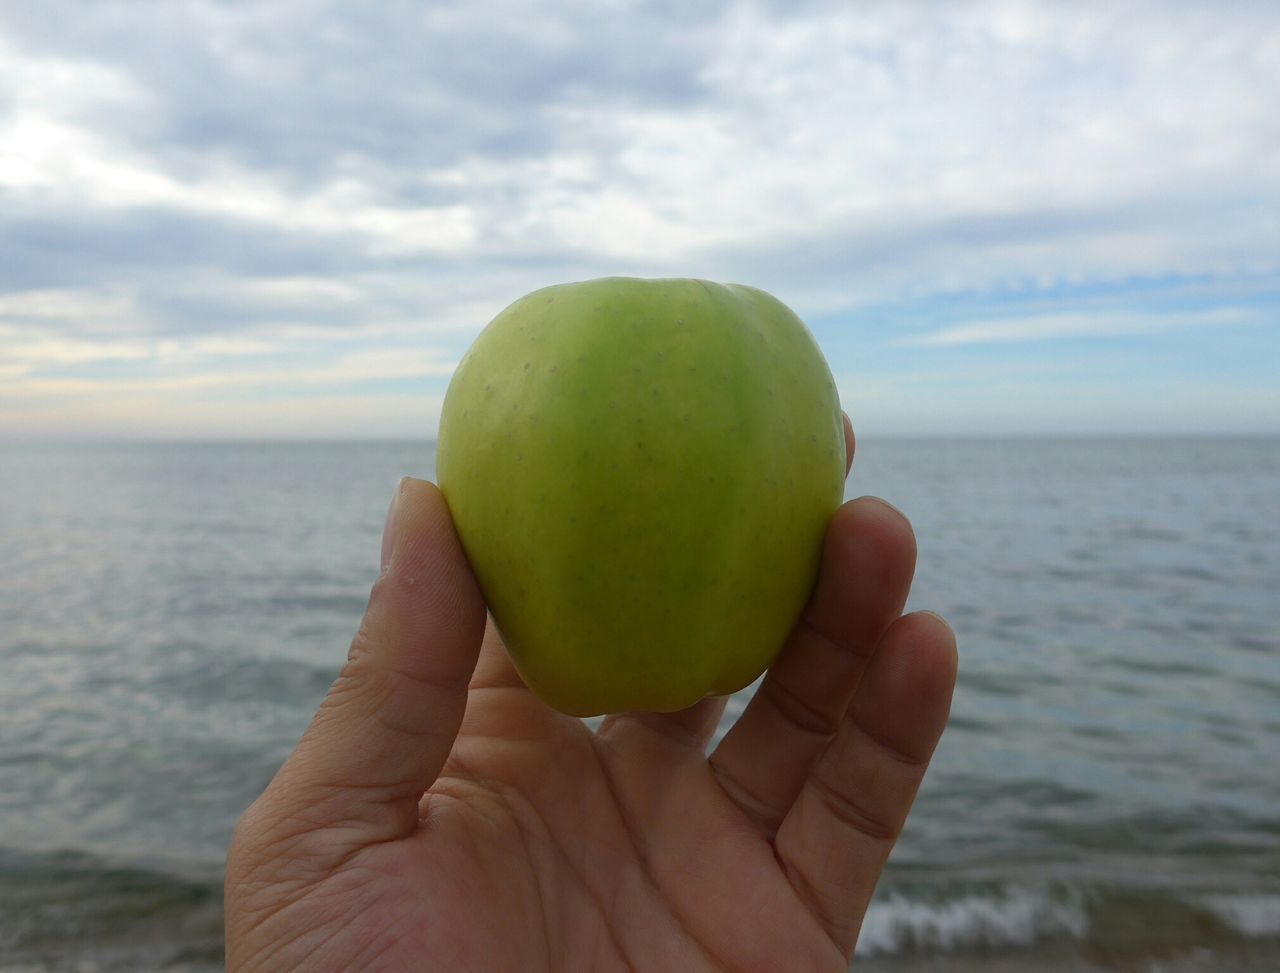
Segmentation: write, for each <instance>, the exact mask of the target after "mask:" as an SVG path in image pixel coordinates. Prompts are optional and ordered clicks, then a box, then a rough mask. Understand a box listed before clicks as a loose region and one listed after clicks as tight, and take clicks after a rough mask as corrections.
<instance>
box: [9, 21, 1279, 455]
mask: <svg viewBox="0 0 1280 973" xmlns="http://www.w3.org/2000/svg"><path fill="white" fill-rule="evenodd" d="M1278 99H1280V4H1276V3H1264V2H1258V3H1249V2H1239V3H1230V4H1222V3H1217V2H1215V3H1208V2H1207V3H1202V4H1197V3H1184V2H1177V0H1174V2H1158V3H1142V2H1123V3H1114V2H1113V3H1071V4H1064V3H1003V2H1002V3H977V2H974V3H968V2H964V3H949V4H941V3H856V4H855V3H818V2H813V3H809V2H782V0H779V2H764V0H762V2H754V3H748V2H722V3H715V2H707V3H682V2H660V3H648V4H635V3H624V2H618V0H598V2H590V3H577V2H572V0H567V2H566V0H561V2H557V3H555V4H549V3H541V4H540V3H520V2H507V0H481V2H472V3H456V4H435V3H427V2H409V0H392V2H384V3H380V4H368V5H365V4H351V3H340V2H332V3H328V2H311V0H308V2H300V0H277V2H262V3H248V2H209V0H202V2H194V0H166V2H164V3H158V2H150V3H144V2H133V3H130V2H107V3H104V2H98V0H92V2H83V3H72V2H62V0H44V2H41V3H38V4H37V3H30V2H28V0H0V437H3V438H24V439H30V438H36V439H66V438H70V439H78V438H105V439H120V438H125V439H241V438H268V439H270V438H360V439H374V438H399V437H431V436H433V435H434V434H435V430H436V425H437V421H438V416H439V410H440V403H441V401H442V399H443V396H444V392H445V389H446V387H447V384H448V380H449V376H450V374H451V372H452V370H453V367H454V365H455V363H456V362H457V361H458V359H459V358H460V357H461V355H462V353H463V352H464V351H465V350H466V347H467V345H468V344H469V343H470V341H471V340H472V339H473V338H474V337H475V335H476V334H477V333H478V332H479V330H480V329H481V328H482V327H483V326H484V325H485V324H486V323H487V322H488V321H489V320H490V319H491V318H492V317H493V316H494V315H495V314H496V313H497V312H498V311H500V310H501V309H502V308H503V307H505V306H506V305H507V304H509V303H511V302H512V301H513V300H515V299H516V298H518V297H520V296H521V295H522V294H524V293H526V292H528V291H530V290H533V289H535V288H538V287H541V286H544V285H548V284H554V283H560V282H564V281H571V280H580V279H586V278H592V277H600V276H606V275H613V274H626V275H636V276H646V277H648V276H680V277H702V278H707V279H711V280H721V281H735V282H739V283H746V284H752V285H754V286H757V287H762V288H764V289H765V290H768V291H770V292H771V293H773V294H774V295H776V296H777V297H779V298H780V299H782V300H783V301H784V302H786V303H787V304H788V305H790V306H791V307H792V308H793V309H794V310H795V311H796V312H797V313H798V314H799V315H800V316H801V317H802V318H803V319H804V320H805V321H806V322H807V323H808V325H809V327H810V328H811V330H812V331H813V332H814V334H815V336H816V337H817V339H818V342H819V344H820V345H821V347H822V348H823V350H824V352H825V354H826V356H827V358H828V361H829V362H830V365H831V368H832V372H833V374H834V375H835V377H836V380H837V384H838V386H839V388H840V393H841V400H842V402H843V404H844V406H845V409H846V411H848V412H849V414H850V415H851V417H852V418H853V421H854V424H855V427H856V428H857V429H858V432H859V434H860V435H862V436H876V435H886V436H895V435H944V436H955V435H1046V434H1055V435H1056V434H1070V435H1095V434H1123V435H1129V434H1168V435H1176V434H1255V433H1263V434H1276V433H1280V110H1278V109H1277V105H1278V104H1280V101H1278Z"/></svg>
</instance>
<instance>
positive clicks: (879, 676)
mask: <svg viewBox="0 0 1280 973" xmlns="http://www.w3.org/2000/svg"><path fill="white" fill-rule="evenodd" d="M957 666H958V653H957V649H956V637H955V633H954V632H953V631H952V629H951V626H950V625H948V624H947V622H946V621H945V620H944V619H943V618H942V617H941V616H940V615H937V614H935V613H934V612H928V611H919V612H912V613H911V614H909V615H903V616H902V617H901V618H899V619H898V620H897V621H896V622H894V624H893V625H892V626H891V627H890V628H889V631H888V632H886V633H885V636H884V639H883V640H882V641H881V644H880V646H879V647H878V648H877V649H876V659H875V661H874V662H873V664H872V667H871V671H870V672H869V678H868V681H867V683H866V684H865V685H864V686H863V687H862V688H861V689H860V694H861V693H862V692H865V693H866V695H865V697H864V698H863V699H862V700H861V706H860V709H861V710H862V713H863V719H864V721H865V722H866V723H867V725H869V726H874V727H876V728H877V729H876V731H875V735H876V736H877V737H878V738H880V739H882V740H884V741H885V742H887V743H889V744H890V745H891V746H892V747H893V748H894V749H895V750H897V751H898V752H900V753H903V754H906V755H908V756H911V757H913V758H915V759H920V760H925V759H928V756H929V755H930V754H931V753H932V752H933V749H934V747H935V746H936V745H937V742H938V738H939V737H941V735H942V731H943V728H944V727H945V726H946V723H947V719H948V718H949V716H950V714H951V698H952V694H953V692H954V690H955V684H956V671H957Z"/></svg>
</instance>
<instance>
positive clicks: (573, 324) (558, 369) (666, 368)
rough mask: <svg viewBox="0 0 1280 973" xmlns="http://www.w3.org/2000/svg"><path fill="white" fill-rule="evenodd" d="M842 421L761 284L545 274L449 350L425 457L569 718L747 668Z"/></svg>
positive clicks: (486, 582) (529, 666) (830, 390)
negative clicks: (430, 449)
mask: <svg viewBox="0 0 1280 973" xmlns="http://www.w3.org/2000/svg"><path fill="white" fill-rule="evenodd" d="M844 453H845V442H844V425H843V419H842V417H841V412H840V402H839V398H838V395H837V393H836V387H835V382H834V381H832V378H831V372H830V370H829V369H828V368H827V363H826V361H825V360H824V359H823V357H822V353H821V351H819V349H818V346H817V344H816V342H815V341H814V339H813V336H812V335H811V334H810V333H809V331H808V329H806V328H805V326H804V324H803V323H802V322H801V321H800V319H799V318H798V317H796V315H795V314H794V313H792V312H791V311H790V310H789V309H788V308H787V307H786V306H785V305H783V304H782V303H781V302H780V301H778V300H777V299H776V298H774V297H771V296H770V295H768V294H766V293H765V292H763V291H761V290H757V289H755V288H752V287H745V286H741V285H736V284H713V283H709V282H707V281H702V280H683V279H671V280H639V279H634V278H623V277H612V278H605V279H602V280H591V281H585V282H582V283H574V284H562V285H558V286H555V287H547V288H544V289H542V290H538V291H535V292H533V293H532V294H529V295H527V296H525V297H523V298H521V299H520V300H518V301H516V302H515V303H514V304H512V305H511V306H510V307H508V308H507V309H506V310H504V311H503V312H502V313H501V314H499V315H498V316H497V317H496V318H495V319H494V320H493V321H492V322H491V323H490V324H489V326H488V327H487V328H485V329H484V331H483V332H481V334H480V336H479V337H478V338H476V341H475V343H474V344H473V345H472V346H471V348H470V350H469V351H468V352H467V353H466V354H465V355H464V356H463V358H462V361H461V362H460V363H459V365H458V368H457V371H456V372H455V373H454V376H453V380H452V381H451V383H450V385H449V391H448V394H447V395H446V397H445V402H444V408H443V411H442V414H441V418H440V436H439V441H438V446H437V454H436V464H437V465H436V470H437V475H438V478H439V482H440V488H441V490H442V492H443V493H444V496H445V499H446V501H447V502H448V505H449V509H450V511H451V512H452V514H453V518H454V522H455V524H456V526H457V530H458V535H459V537H460V538H461V541H462V546H463V549H464V550H465V551H466V555H467V559H468V560H469V561H470V563H471V567H472V569H473V571H474V572H475V575H476V579H477V581H478V582H479V585H480V589H481V591H482V592H483V594H484V597H485V600H486V602H487V603H488V606H489V610H490V612H491V614H492V616H493V619H494V621H495V622H496V624H497V626H498V630H499V631H500V632H501V634H502V636H503V639H504V641H505V642H506V645H507V649H508V651H509V652H510V653H511V657H512V659H513V661H514V662H515V665H516V668H517V669H518V670H519V672H520V675H521V676H522V677H523V678H524V680H525V682H527V683H528V684H529V686H530V688H532V689H533V690H534V691H535V692H536V693H537V694H538V695H539V696H541V697H542V698H543V699H544V700H546V701H547V702H548V703H550V704H551V705H552V706H554V707H556V708H557V709H559V710H561V711H563V712H566V713H571V714H574V715H578V716H590V715H595V714H599V713H608V712H619V711H623V710H656V711H672V710H678V709H682V708H684V707H686V706H690V705H692V704H693V703H696V702H697V701H698V700H699V699H701V698H703V697H704V696H706V695H708V694H721V693H730V692H734V691H735V690H738V689H741V688H742V687H744V686H746V685H749V684H750V683H751V682H752V681H753V680H754V679H755V678H756V677H757V676H759V675H760V673H761V672H763V671H764V669H765V668H766V667H767V666H768V665H769V663H770V662H771V661H772V660H773V659H774V657H775V656H776V655H777V653H778V651H779V649H780V648H781V647H782V644H783V642H784V640H785V639H786V636H787V633H788V632H789V631H790V629H791V628H792V626H793V625H794V624H795V622H796V620H797V618H798V617H799V614H800V612H801V610H802V609H803V607H804V604H805V602H806V600H807V599H808V597H809V595H810V593H811V591H812V589H813V585H814V581H815V578H816V576H817V570H818V563H819V560H820V556H821V552H822V541H823V535H824V533H825V530H826V526H827V522H828V520H829V519H830V517H831V515H832V513H834V511H835V509H836V508H837V506H839V504H840V501H841V498H842V496H843V492H844V472H845V456H844Z"/></svg>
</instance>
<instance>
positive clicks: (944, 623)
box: [918, 608, 956, 639]
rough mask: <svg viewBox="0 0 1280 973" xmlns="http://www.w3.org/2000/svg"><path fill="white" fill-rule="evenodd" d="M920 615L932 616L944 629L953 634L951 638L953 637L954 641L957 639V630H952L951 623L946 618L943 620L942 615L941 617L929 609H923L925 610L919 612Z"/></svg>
mask: <svg viewBox="0 0 1280 973" xmlns="http://www.w3.org/2000/svg"><path fill="white" fill-rule="evenodd" d="M918 614H921V615H930V616H932V617H933V618H936V619H937V620H938V621H939V622H941V623H942V627H943V628H945V629H946V630H947V631H948V632H950V633H951V637H952V638H953V639H954V638H955V637H956V630H955V629H954V628H952V627H951V623H950V622H949V621H947V620H946V619H945V618H943V617H942V616H941V615H939V614H938V613H937V612H935V611H929V609H927V608H923V609H921V610H920V611H919V612H918Z"/></svg>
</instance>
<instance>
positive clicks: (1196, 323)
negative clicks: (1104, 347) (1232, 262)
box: [900, 307, 1257, 347]
mask: <svg viewBox="0 0 1280 973" xmlns="http://www.w3.org/2000/svg"><path fill="white" fill-rule="evenodd" d="M1256 321H1257V315H1256V314H1255V313H1254V312H1252V311H1250V310H1248V309H1246V308H1230V307H1228V308H1215V309H1213V310H1210V311H1170V312H1166V313H1153V312H1143V311H1137V312H1104V313H1097V312H1082V313H1059V314H1034V315H1027V316H1023V317H1009V318H992V319H988V320H981V321H965V322H962V323H960V324H954V325H949V326H948V327H945V328H940V329H938V330H936V331H930V332H927V333H925V334H919V335H912V336H909V337H906V338H902V339H900V343H901V344H905V345H922V346H929V347H936V346H946V345H979V344H993V343H999V342H1020V341H1044V340H1047V339H1050V338H1081V337H1099V336H1102V337H1109V336H1115V335H1132V334H1151V333H1154V332H1161V331H1169V330H1172V329H1178V328H1199V327H1211V326H1220V325H1233V324H1245V323H1252V322H1256Z"/></svg>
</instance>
